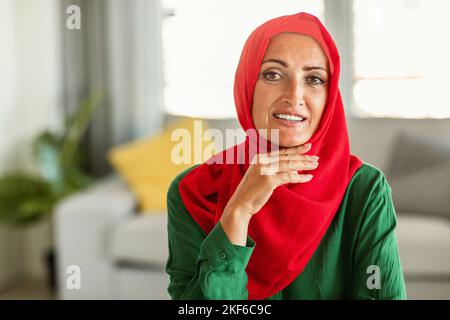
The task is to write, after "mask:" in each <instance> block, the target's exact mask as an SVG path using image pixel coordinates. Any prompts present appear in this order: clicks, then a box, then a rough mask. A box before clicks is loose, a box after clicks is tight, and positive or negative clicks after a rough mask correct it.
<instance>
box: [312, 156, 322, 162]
mask: <svg viewBox="0 0 450 320" xmlns="http://www.w3.org/2000/svg"><path fill="white" fill-rule="evenodd" d="M312 158H313V159H314V160H316V161H318V160H319V159H320V157H319V156H312Z"/></svg>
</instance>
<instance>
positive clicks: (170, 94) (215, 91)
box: [162, 0, 323, 118]
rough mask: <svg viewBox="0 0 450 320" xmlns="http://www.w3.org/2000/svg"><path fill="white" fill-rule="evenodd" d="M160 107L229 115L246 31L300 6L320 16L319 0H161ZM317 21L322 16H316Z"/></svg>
mask: <svg viewBox="0 0 450 320" xmlns="http://www.w3.org/2000/svg"><path fill="white" fill-rule="evenodd" d="M162 5H163V7H164V9H165V10H168V11H172V12H173V15H167V16H166V18H165V19H164V20H163V25H162V47H163V49H162V50H163V72H164V92H163V99H164V106H165V110H166V112H168V113H172V114H178V115H186V116H193V117H206V118H224V117H235V116H236V112H235V107H234V98H233V81H234V73H235V71H236V67H237V64H238V61H239V57H240V54H241V50H242V47H243V45H244V42H245V40H246V39H247V37H248V36H249V35H250V33H251V32H252V31H253V30H254V29H255V28H256V27H257V26H258V25H260V24H261V23H263V22H265V21H266V20H268V19H271V18H274V17H277V16H281V15H286V14H293V13H297V12H300V11H305V12H309V13H311V14H314V15H315V16H317V17H318V18H319V19H321V20H322V17H323V0H322V1H317V0H296V1H292V0H277V1H273V0H245V1H241V0H227V1H211V0H189V1H186V0H162ZM322 21H323V20H322Z"/></svg>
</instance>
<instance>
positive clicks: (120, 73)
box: [61, 0, 163, 176]
mask: <svg viewBox="0 0 450 320" xmlns="http://www.w3.org/2000/svg"><path fill="white" fill-rule="evenodd" d="M62 3H63V4H62V7H63V8H62V9H61V11H62V12H65V8H67V6H69V5H73V4H77V5H79V7H80V9H81V30H69V29H65V30H64V33H63V44H64V68H65V70H64V86H65V92H66V96H65V107H66V112H67V113H71V112H73V110H74V109H75V108H76V107H77V106H78V105H79V103H80V102H81V101H82V100H83V98H85V97H86V96H87V95H89V94H90V93H91V92H92V91H93V90H97V89H100V90H101V91H102V94H103V100H102V104H101V105H100V107H99V108H98V109H97V110H96V113H95V114H94V117H93V120H92V123H91V125H90V127H89V130H88V134H87V135H86V137H85V140H84V144H85V146H87V147H88V150H89V164H90V168H89V169H90V171H91V173H92V174H95V175H98V176H101V175H104V174H107V173H109V172H110V171H111V168H110V166H109V165H108V163H107V160H106V154H107V152H108V150H109V149H110V148H111V147H113V146H115V145H118V144H122V143H125V142H128V141H131V140H133V139H136V138H141V137H143V136H147V135H150V134H152V133H154V132H155V131H157V130H158V129H159V128H160V127H161V125H162V121H163V115H162V103H161V100H162V98H161V97H162V70H161V44H160V43H161V41H160V37H161V32H160V24H161V18H162V17H161V9H160V3H159V0H128V1H123V0H78V1H73V0H64V1H63V2H62ZM67 16H68V15H67V14H65V15H64V16H63V19H66V18H67Z"/></svg>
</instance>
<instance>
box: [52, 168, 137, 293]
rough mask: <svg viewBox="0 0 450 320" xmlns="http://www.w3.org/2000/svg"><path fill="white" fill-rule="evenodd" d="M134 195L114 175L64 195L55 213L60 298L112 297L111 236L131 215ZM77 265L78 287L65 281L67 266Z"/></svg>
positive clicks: (113, 283) (68, 274)
mask: <svg viewBox="0 0 450 320" xmlns="http://www.w3.org/2000/svg"><path fill="white" fill-rule="evenodd" d="M135 208H136V199H135V197H134V195H133V194H132V193H131V191H130V190H129V189H128V188H127V186H126V185H125V183H124V182H123V181H122V180H121V179H120V177H118V176H116V175H111V176H108V177H107V178H104V179H102V180H100V181H99V182H97V183H96V184H95V185H93V186H91V187H90V188H88V189H86V190H84V191H82V192H79V193H76V194H74V195H72V196H69V197H67V198H66V199H64V200H63V201H61V203H59V204H58V206H57V207H56V210H55V215H54V222H53V223H54V235H55V243H54V245H55V250H56V258H57V290H58V298H60V299H113V298H114V297H115V296H116V292H115V281H114V266H113V263H112V261H111V259H110V257H109V251H110V243H111V241H110V237H111V236H112V232H113V229H114V228H115V227H116V226H117V225H118V224H120V223H122V222H124V221H126V220H128V219H131V218H133V216H134V212H135ZM71 265H76V266H79V268H80V273H81V277H80V280H81V281H80V283H81V288H80V289H73V288H72V289H70V288H68V286H67V285H66V282H67V280H68V278H69V277H70V276H71V273H67V268H68V266H71Z"/></svg>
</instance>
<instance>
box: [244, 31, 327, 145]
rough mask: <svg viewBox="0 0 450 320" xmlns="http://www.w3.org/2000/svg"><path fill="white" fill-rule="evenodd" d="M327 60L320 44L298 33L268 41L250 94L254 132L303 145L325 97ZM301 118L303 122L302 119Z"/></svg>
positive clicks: (317, 122) (323, 104)
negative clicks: (272, 134) (274, 130)
mask: <svg viewBox="0 0 450 320" xmlns="http://www.w3.org/2000/svg"><path fill="white" fill-rule="evenodd" d="M329 80H330V72H329V67H328V59H327V57H326V55H325V53H324V52H323V51H322V48H321V47H320V45H319V44H318V43H317V42H316V41H315V40H314V39H313V38H311V37H309V36H306V35H303V34H299V33H281V34H278V35H276V36H274V37H272V38H271V40H270V43H269V46H268V48H267V51H266V54H265V56H264V58H263V62H262V64H261V69H260V73H259V76H258V80H257V82H256V86H255V90H254V93H253V106H252V118H253V123H254V124H255V127H256V129H257V130H258V131H259V132H260V130H261V129H267V133H268V136H267V135H266V134H264V132H260V134H261V135H262V136H264V137H265V138H267V139H268V140H270V137H271V130H273V129H278V130H279V139H280V140H279V145H280V146H281V147H293V146H298V145H301V144H304V143H305V142H307V141H308V140H309V139H310V138H311V137H312V135H313V134H314V132H315V131H316V130H317V128H318V126H319V123H320V119H321V117H322V113H323V111H324V109H325V105H326V102H327V97H328V83H329ZM302 119H303V120H302Z"/></svg>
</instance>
